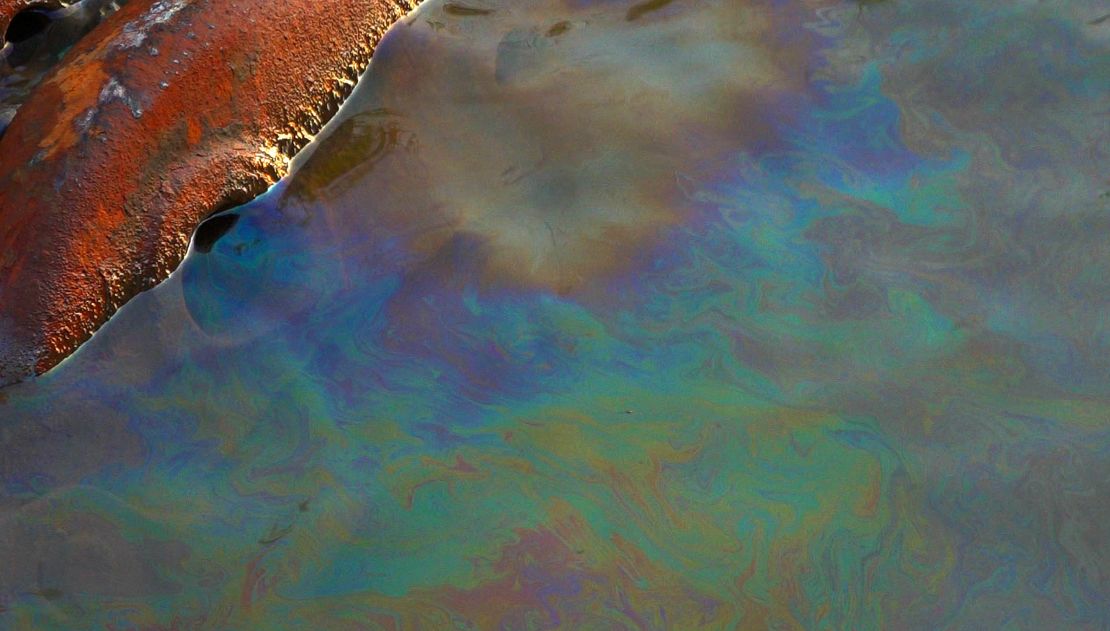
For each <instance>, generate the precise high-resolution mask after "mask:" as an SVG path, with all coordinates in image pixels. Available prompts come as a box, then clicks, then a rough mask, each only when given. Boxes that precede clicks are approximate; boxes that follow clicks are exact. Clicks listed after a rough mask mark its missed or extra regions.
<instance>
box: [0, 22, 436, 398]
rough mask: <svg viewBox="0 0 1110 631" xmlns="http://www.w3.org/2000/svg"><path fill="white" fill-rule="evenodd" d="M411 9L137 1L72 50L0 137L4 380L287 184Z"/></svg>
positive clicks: (49, 361)
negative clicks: (229, 210) (198, 233)
mask: <svg viewBox="0 0 1110 631" xmlns="http://www.w3.org/2000/svg"><path fill="white" fill-rule="evenodd" d="M0 1H3V0H0ZM32 4H35V2H33V0H15V1H14V2H12V1H9V2H7V3H6V4H0V9H2V10H3V11H4V12H5V13H0V15H7V14H8V13H12V14H14V12H17V11H18V10H20V8H23V7H26V6H27V5H32ZM413 4H415V2H414V1H412V0H158V1H153V0H132V2H130V3H129V4H128V5H127V6H125V7H124V8H123V9H121V10H120V11H119V12H118V13H116V14H114V15H113V16H112V17H110V18H109V19H108V20H106V21H105V22H104V23H103V24H101V25H100V26H98V27H97V28H96V29H95V30H94V31H93V32H92V33H90V34H89V35H88V36H87V37H86V38H85V39H83V40H82V41H81V42H80V43H78V44H77V45H76V46H75V47H74V48H73V49H72V50H70V52H69V53H68V54H67V56H66V58H65V59H64V60H63V62H62V63H61V64H60V65H59V66H58V67H57V68H56V69H54V71H52V73H51V74H50V75H49V76H48V77H47V78H46V79H45V80H44V81H43V83H42V84H41V85H39V86H38V88H37V89H36V90H35V92H34V93H33V94H32V95H31V97H30V99H29V100H28V101H27V102H26V104H25V105H24V106H23V107H21V108H20V110H19V112H18V114H16V116H15V119H14V120H13V121H12V124H11V126H10V127H9V129H8V131H7V133H6V134H5V135H4V136H3V138H0V385H3V384H8V383H12V382H15V381H19V380H21V379H23V378H25V377H27V376H30V375H32V374H35V373H41V372H44V371H46V370H48V369H50V368H51V367H53V366H54V365H55V364H57V363H58V362H59V361H61V360H62V359H63V358H65V357H66V356H67V355H69V354H70V353H72V352H73V351H74V350H75V349H76V348H77V346H78V345H80V344H81V343H82V342H84V341H85V340H86V339H88V338H89V336H90V335H91V334H92V333H93V331H95V330H96V329H97V328H98V327H99V326H100V325H102V324H103V323H104V322H105V321H106V320H107V319H108V318H109V317H110V316H111V315H112V313H114V312H115V310H116V309H118V308H119V307H120V306H121V305H122V304H123V303H124V302H126V301H127V300H129V299H130V298H131V297H133V296H134V295H135V294H137V293H139V292H141V291H143V290H145V289H148V288H150V287H152V286H154V285H155V284H156V283H158V282H159V281H161V280H162V279H164V278H165V277H166V276H167V275H169V273H170V272H171V271H172V270H173V269H174V268H175V267H176V266H177V265H178V264H179V263H180V261H181V259H182V258H183V257H184V255H185V252H186V250H187V248H188V243H189V236H190V234H191V233H192V232H193V230H194V229H195V227H196V226H197V224H198V223H199V222H200V221H201V220H203V219H204V218H205V217H206V216H208V215H209V214H211V213H212V212H215V211H218V210H221V209H223V208H226V207H228V206H231V205H234V204H237V203H241V202H243V201H246V200H247V199H250V198H251V197H253V196H255V195H257V194H258V193H260V192H262V191H264V190H265V189H266V187H268V186H269V185H270V184H272V183H273V182H275V181H276V180H277V179H278V178H279V177H280V176H281V175H283V174H284V173H285V170H286V167H287V163H288V159H289V158H290V157H291V156H292V155H293V154H294V153H295V152H296V151H297V150H298V149H299V148H300V147H301V146H303V145H304V144H305V143H307V142H308V140H309V139H310V137H311V134H313V133H315V132H316V131H317V130H319V128H320V127H321V126H322V125H323V123H324V122H325V121H326V120H327V119H328V118H329V117H330V116H331V114H333V113H334V111H335V109H336V108H337V107H338V105H339V103H340V102H341V100H342V99H343V98H344V97H345V95H346V94H347V93H348V91H349V89H350V88H351V86H353V84H354V80H355V79H356V77H357V75H358V73H359V72H361V71H362V69H363V68H364V67H365V65H366V63H367V62H368V61H369V58H370V55H371V53H372V51H373V48H374V46H375V45H376V44H377V42H378V41H379V40H380V39H381V37H382V35H383V34H384V33H385V31H386V30H387V29H388V27H389V26H390V25H391V24H392V23H393V22H394V21H396V20H397V19H399V18H400V17H401V16H402V15H404V14H405V13H406V12H407V11H409V10H410V9H411V8H412V5H413ZM0 19H2V18H0Z"/></svg>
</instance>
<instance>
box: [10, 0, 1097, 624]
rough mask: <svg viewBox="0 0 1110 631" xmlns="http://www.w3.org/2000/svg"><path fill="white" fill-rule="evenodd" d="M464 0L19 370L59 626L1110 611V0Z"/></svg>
mask: <svg viewBox="0 0 1110 631" xmlns="http://www.w3.org/2000/svg"><path fill="white" fill-rule="evenodd" d="M1104 5H1105V3H1104V2H1095V1H1092V2H1084V1H1082V0H1068V1H1052V0H1044V1H1042V2H1034V1H1028V2H1026V1H1015V2H997V1H995V0H892V1H889V2H867V3H856V2H832V1H828V2H802V1H799V0H776V1H773V2H772V1H769V0H768V1H761V0H674V1H672V2H669V3H667V2H659V1H657V0H649V1H646V2H635V1H633V0H628V1H621V0H482V1H479V0H465V1H463V0H452V1H444V0H432V1H430V2H429V3H427V4H424V5H423V6H422V7H421V8H420V9H418V10H417V11H416V12H415V13H413V14H412V15H411V16H410V17H409V18H407V19H405V20H403V21H402V22H401V23H400V24H398V25H397V26H396V27H395V28H394V29H393V30H392V31H391V33H390V34H389V35H387V36H386V37H385V38H384V40H383V41H382V44H381V46H380V47H379V49H378V51H377V53H376V55H375V59H374V61H373V62H372V63H371V65H370V69H369V71H368V73H367V74H366V75H365V76H364V77H363V80H362V81H361V83H360V85H359V86H358V88H357V89H356V91H355V93H353V94H352V97H351V98H350V99H349V100H348V102H347V103H346V104H345V105H344V107H343V109H342V110H341V112H340V114H339V115H337V116H336V118H335V119H334V120H333V121H332V122H330V123H329V124H328V126H327V127H326V128H325V130H324V131H323V132H322V133H321V134H320V137H319V138H318V140H317V141H316V142H313V143H311V144H310V145H309V147H308V149H307V150H306V151H305V152H303V153H302V155H301V156H300V157H298V158H297V159H296V160H295V162H294V165H293V171H292V173H291V175H290V176H289V178H288V179H286V180H284V181H282V182H280V183H279V184H278V185H277V186H275V187H274V188H273V189H272V190H271V191H270V192H268V193H267V194H265V195H264V196H263V197H261V198H260V199H258V200H256V201H254V202H252V203H250V204H247V205H245V206H243V207H240V208H237V209H234V210H230V211H228V212H226V213H223V214H220V215H217V216H216V217H214V218H213V221H212V222H211V223H206V224H205V225H204V226H202V228H201V229H200V230H199V231H198V234H197V239H196V246H195V247H194V249H193V250H192V251H191V253H190V254H189V255H188V256H187V258H186V259H185V261H184V263H183V264H182V266H181V267H180V268H179V270H178V272H177V273H175V274H173V275H172V276H171V277H170V278H169V279H168V280H167V281H166V282H165V283H163V284H161V285H160V286H158V287H157V288H155V289H154V290H152V291H149V292H145V293H143V294H142V295H140V296H138V297H136V298H135V299H134V300H132V301H131V302H130V303H129V304H128V305H127V306H126V307H125V308H124V309H122V310H121V311H120V313H119V314H117V316H116V317H115V318H113V319H112V321H110V322H109V323H108V324H107V325H106V326H105V327H104V328H103V329H102V330H101V331H100V332H98V333H97V335H96V336H94V337H93V339H92V340H91V341H90V342H89V343H88V344H86V345H85V346H84V347H83V348H82V349H80V350H79V351H78V352H77V353H76V354H74V355H73V356H72V357H71V358H70V360H69V361H67V362H66V363H65V364H63V365H61V366H59V368H58V369H56V370H54V371H52V372H51V373H49V374H47V375H44V376H43V377H41V378H39V379H37V380H34V381H32V382H29V383H24V384H19V385H16V386H13V387H9V388H7V389H4V390H0V397H5V398H6V401H5V402H2V403H0V444H3V446H4V449H3V450H0V458H2V460H0V485H2V486H0V490H2V494H0V515H2V518H0V567H2V568H5V570H4V571H3V572H0V606H2V607H3V609H4V610H5V611H4V612H3V613H0V624H9V625H10V626H11V628H15V629H23V628H34V629H40V628H41V629H72V628H113V627H114V628H116V629H134V628H138V629H173V628H177V629H219V630H223V629H329V630H330V629H338V630H346V629H351V630H354V629H373V630H378V629H383V630H398V629H403V630H423V629H435V630H438V629H481V630H485V629H495V630H500V629H504V630H524V629H570V630H582V629H585V630H593V629H605V630H609V629H618V630H626V629H627V630H633V629H636V630H644V629H650V630H656V629H658V630H664V629H675V630H681V631H687V630H695V629H710V630H717V629H721V630H733V629H756V630H763V629H791V630H793V629H852V630H856V629H859V630H867V629H899V630H900V629H929V630H932V629H967V630H980V629H1030V630H1041V629H1069V630H1071V629H1084V630H1092V631H1096V630H1097V631H1101V630H1103V629H1106V628H1107V627H1108V626H1110V605H1108V603H1110V597H1108V596H1110V503H1108V502H1107V501H1106V498H1107V497H1110V457H1108V456H1110V454H1108V445H1110V420H1108V419H1110V360H1108V358H1110V248H1107V247H1106V240H1107V232H1108V230H1110V208H1108V206H1107V204H1108V200H1110V193H1108V188H1110V183H1107V181H1106V169H1105V165H1106V164H1107V155H1106V151H1107V147H1110V142H1108V141H1110V138H1108V137H1107V133H1108V129H1107V126H1106V124H1105V123H1106V112H1107V111H1110V76H1107V75H1108V73H1110V63H1108V62H1110V54H1108V51H1110V31H1108V30H1107V29H1108V28H1110V20H1107V19H1103V14H1104V13H1105V9H1104Z"/></svg>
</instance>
